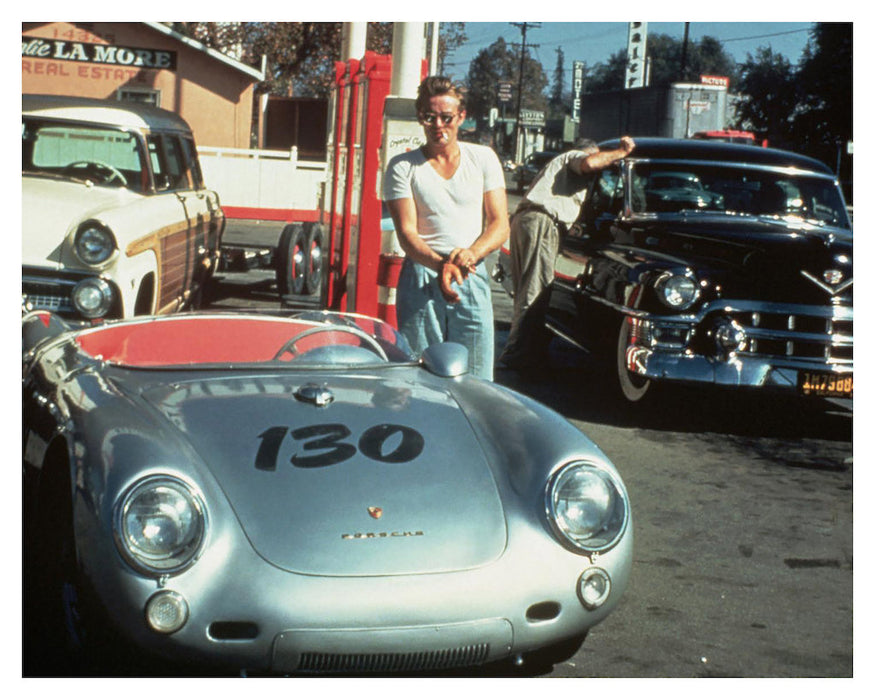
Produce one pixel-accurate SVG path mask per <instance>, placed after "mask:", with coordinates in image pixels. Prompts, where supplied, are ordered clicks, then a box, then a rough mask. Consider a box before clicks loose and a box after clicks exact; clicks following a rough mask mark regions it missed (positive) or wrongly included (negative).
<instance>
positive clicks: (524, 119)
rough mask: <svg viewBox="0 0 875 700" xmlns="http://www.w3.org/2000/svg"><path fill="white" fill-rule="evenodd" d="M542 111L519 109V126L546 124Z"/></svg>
mask: <svg viewBox="0 0 875 700" xmlns="http://www.w3.org/2000/svg"><path fill="white" fill-rule="evenodd" d="M546 125H547V122H546V120H545V115H544V113H543V112H540V111H538V110H534V109H521V110H520V126H546Z"/></svg>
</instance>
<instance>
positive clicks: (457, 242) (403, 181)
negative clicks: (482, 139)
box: [383, 142, 504, 255]
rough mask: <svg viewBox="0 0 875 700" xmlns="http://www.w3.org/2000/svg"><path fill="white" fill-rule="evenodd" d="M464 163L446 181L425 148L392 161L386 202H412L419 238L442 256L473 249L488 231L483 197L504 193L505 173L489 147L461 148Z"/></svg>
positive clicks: (388, 172)
mask: <svg viewBox="0 0 875 700" xmlns="http://www.w3.org/2000/svg"><path fill="white" fill-rule="evenodd" d="M459 148H460V150H461V158H460V162H459V167H458V168H457V170H456V172H455V173H453V176H452V177H451V178H450V179H448V180H445V179H444V178H443V177H441V176H440V175H439V174H438V173H437V171H436V170H435V169H434V168H433V167H432V166H431V165H430V164H429V163H428V161H427V160H426V157H425V153H423V151H422V149H421V148H417V149H415V150H412V151H408V152H407V153H401V154H399V155H397V156H395V157H394V158H392V160H390V161H389V166H388V168H387V169H386V177H385V180H384V185H383V199H385V200H386V201H387V202H388V201H392V200H393V199H413V203H414V204H415V205H416V229H417V233H419V236H420V238H422V240H423V242H424V243H426V245H428V246H429V247H430V248H431V249H432V250H433V251H435V252H436V253H438V254H439V255H448V254H449V253H450V252H451V251H452V250H453V249H454V248H467V247H469V246H470V245H471V244H472V243H473V242H474V241H475V240H477V238H478V237H479V236H480V234H481V233H482V232H483V194H484V193H485V192H490V191H492V190H497V189H499V188H500V189H504V171H503V170H502V169H501V163H500V162H499V160H498V156H497V155H495V151H493V150H492V149H491V148H489V147H488V146H481V145H478V144H473V143H464V142H460V143H459Z"/></svg>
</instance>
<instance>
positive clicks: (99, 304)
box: [73, 277, 112, 318]
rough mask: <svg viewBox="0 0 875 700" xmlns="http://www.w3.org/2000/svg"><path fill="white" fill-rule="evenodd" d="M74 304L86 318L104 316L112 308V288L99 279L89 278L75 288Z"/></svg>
mask: <svg viewBox="0 0 875 700" xmlns="http://www.w3.org/2000/svg"><path fill="white" fill-rule="evenodd" d="M73 304H74V305H75V306H76V309H77V310H78V311H79V313H80V314H82V315H83V316H84V317H85V318H99V317H100V316H104V315H105V314H106V312H107V311H109V308H110V306H112V287H110V286H109V284H108V283H107V282H105V281H104V280H102V279H100V278H99V277H89V278H88V279H84V280H82V281H81V282H80V283H79V284H77V285H76V286H75V287H74V288H73Z"/></svg>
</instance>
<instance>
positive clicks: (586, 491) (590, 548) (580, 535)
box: [546, 462, 629, 552]
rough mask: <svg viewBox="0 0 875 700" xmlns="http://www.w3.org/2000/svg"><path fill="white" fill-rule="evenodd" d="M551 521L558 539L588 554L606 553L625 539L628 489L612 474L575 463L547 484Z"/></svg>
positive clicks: (597, 467)
mask: <svg viewBox="0 0 875 700" xmlns="http://www.w3.org/2000/svg"><path fill="white" fill-rule="evenodd" d="M546 497H547V498H546V500H547V518H548V520H549V521H550V525H551V527H552V528H553V531H554V532H555V534H556V535H557V537H558V538H559V539H560V540H561V541H563V542H565V543H566V544H568V545H570V546H571V547H573V548H575V549H579V550H582V551H584V552H604V551H605V550H608V549H610V548H611V547H613V546H614V545H615V544H616V543H617V542H618V541H619V539H620V538H621V537H622V536H623V533H624V532H625V530H626V524H627V523H628V521H629V500H628V497H627V496H626V490H625V488H624V487H623V485H622V483H620V482H619V480H617V479H616V478H615V477H614V476H613V475H612V474H611V473H610V472H608V471H607V470H606V469H604V468H603V467H601V466H599V465H597V464H593V463H589V462H571V463H570V464H566V465H565V466H564V467H562V468H560V469H559V470H557V471H556V472H555V473H554V474H553V476H552V477H551V479H550V481H549V483H548V484H547V494H546Z"/></svg>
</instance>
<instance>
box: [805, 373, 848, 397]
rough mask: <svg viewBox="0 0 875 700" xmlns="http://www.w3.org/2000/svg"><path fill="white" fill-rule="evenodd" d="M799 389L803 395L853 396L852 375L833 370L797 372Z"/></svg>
mask: <svg viewBox="0 0 875 700" xmlns="http://www.w3.org/2000/svg"><path fill="white" fill-rule="evenodd" d="M798 387H799V391H800V392H801V393H802V394H804V395H805V396H834V397H835V396H838V397H840V398H846V399H850V398H853V396H854V376H853V375H852V374H836V373H834V372H799V380H798Z"/></svg>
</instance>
